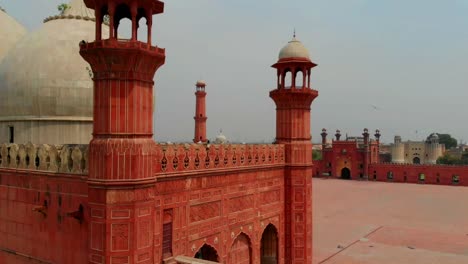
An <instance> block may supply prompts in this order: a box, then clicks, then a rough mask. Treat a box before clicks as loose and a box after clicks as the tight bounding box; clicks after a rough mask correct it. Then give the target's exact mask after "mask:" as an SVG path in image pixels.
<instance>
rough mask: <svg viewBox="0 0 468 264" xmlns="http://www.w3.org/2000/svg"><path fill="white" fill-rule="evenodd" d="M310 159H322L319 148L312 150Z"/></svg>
mask: <svg viewBox="0 0 468 264" xmlns="http://www.w3.org/2000/svg"><path fill="white" fill-rule="evenodd" d="M312 159H313V160H321V159H322V151H320V150H316V149H314V150H312Z"/></svg>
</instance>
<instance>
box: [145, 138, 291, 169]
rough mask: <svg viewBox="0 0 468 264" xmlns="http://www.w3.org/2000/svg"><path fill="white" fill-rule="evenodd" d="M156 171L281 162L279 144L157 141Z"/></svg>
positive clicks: (282, 147) (281, 148)
mask: <svg viewBox="0 0 468 264" xmlns="http://www.w3.org/2000/svg"><path fill="white" fill-rule="evenodd" d="M155 158H156V160H155V162H154V163H153V166H154V171H155V172H156V173H170V172H183V171H197V170H209V169H223V168H226V169H234V168H242V167H244V168H245V167H249V166H250V167H253V166H271V165H284V158H285V157H284V145H280V144H248V145H247V144H208V145H206V144H158V145H157V149H156V157H155Z"/></svg>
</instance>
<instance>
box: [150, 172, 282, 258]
mask: <svg viewBox="0 0 468 264" xmlns="http://www.w3.org/2000/svg"><path fill="white" fill-rule="evenodd" d="M166 180H168V181H166ZM156 193H159V194H160V195H159V196H158V197H157V200H156V212H160V214H159V215H157V219H156V223H157V226H156V227H155V241H156V243H155V244H156V246H155V247H156V249H155V256H156V257H155V259H158V258H161V250H162V246H161V237H162V222H163V217H164V216H163V214H164V213H163V212H164V210H171V209H172V211H173V215H174V219H173V228H174V234H173V239H174V242H173V255H175V256H177V255H186V256H191V257H193V256H194V255H195V253H196V252H197V251H198V249H199V248H200V247H202V246H203V244H204V243H206V244H209V245H210V246H212V247H213V248H215V249H216V251H217V252H218V255H219V256H220V261H221V262H223V263H228V258H231V257H232V256H229V252H230V251H231V246H233V247H234V248H235V249H234V250H236V251H238V249H239V248H240V246H239V245H238V243H234V241H235V239H236V238H237V237H238V235H240V234H244V235H246V236H247V237H248V240H250V243H251V244H250V248H251V251H252V262H251V263H259V262H260V260H259V255H260V243H261V239H262V234H263V230H264V229H265V228H266V226H267V225H268V224H270V223H271V224H273V225H274V226H275V227H276V228H277V229H278V233H279V234H280V235H279V250H280V261H279V263H283V262H284V251H283V248H284V237H283V236H281V234H284V231H283V226H282V223H283V221H284V220H283V219H284V213H283V212H284V207H283V204H284V170H283V168H282V167H281V168H275V169H273V168H270V169H265V168H264V169H250V170H246V171H239V172H224V173H214V175H209V173H203V174H201V175H193V176H191V177H182V178H181V177H180V176H177V177H174V179H173V180H170V179H164V181H162V182H160V183H158V184H157V185H156ZM244 240H245V239H244Z"/></svg>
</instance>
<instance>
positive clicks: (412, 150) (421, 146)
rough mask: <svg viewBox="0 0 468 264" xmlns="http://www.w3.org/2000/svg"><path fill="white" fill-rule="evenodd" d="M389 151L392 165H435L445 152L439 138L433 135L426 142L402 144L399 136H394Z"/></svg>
mask: <svg viewBox="0 0 468 264" xmlns="http://www.w3.org/2000/svg"><path fill="white" fill-rule="evenodd" d="M390 149H391V154H392V162H393V163H405V164H410V163H412V164H436V163H437V159H438V158H439V157H441V156H442V155H443V154H444V152H445V145H443V144H440V143H439V137H438V136H437V134H435V133H433V134H431V135H430V136H429V138H428V139H427V140H426V141H410V140H408V141H406V142H402V141H401V137H400V136H395V139H394V143H393V144H392V145H391V147H390Z"/></svg>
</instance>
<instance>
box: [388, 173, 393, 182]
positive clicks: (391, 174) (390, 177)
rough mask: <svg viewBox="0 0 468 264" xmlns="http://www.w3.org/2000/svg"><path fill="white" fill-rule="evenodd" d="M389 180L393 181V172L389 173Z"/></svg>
mask: <svg viewBox="0 0 468 264" xmlns="http://www.w3.org/2000/svg"><path fill="white" fill-rule="evenodd" d="M387 180H389V181H392V180H393V172H392V171H389V172H387Z"/></svg>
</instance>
